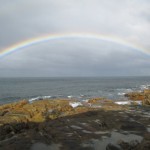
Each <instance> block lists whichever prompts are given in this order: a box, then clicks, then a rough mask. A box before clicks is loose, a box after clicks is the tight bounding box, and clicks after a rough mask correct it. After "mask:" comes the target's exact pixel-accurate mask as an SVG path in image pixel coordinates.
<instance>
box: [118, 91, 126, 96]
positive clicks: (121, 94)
mask: <svg viewBox="0 0 150 150" xmlns="http://www.w3.org/2000/svg"><path fill="white" fill-rule="evenodd" d="M125 94H126V93H121V92H119V93H118V95H120V96H123V95H125Z"/></svg>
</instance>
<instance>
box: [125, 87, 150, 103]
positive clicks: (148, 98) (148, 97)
mask: <svg viewBox="0 0 150 150" xmlns="http://www.w3.org/2000/svg"><path fill="white" fill-rule="evenodd" d="M125 96H126V97H128V98H129V99H130V100H134V101H138V100H140V101H142V104H143V105H150V89H146V90H144V91H142V92H131V93H127V94H125Z"/></svg>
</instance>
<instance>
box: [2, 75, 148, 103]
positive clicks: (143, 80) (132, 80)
mask: <svg viewBox="0 0 150 150" xmlns="http://www.w3.org/2000/svg"><path fill="white" fill-rule="evenodd" d="M146 88H150V77H64V78H54V77H53V78H52V77H51V78H0V104H4V103H10V102H14V101H19V100H22V99H27V100H30V101H33V100H38V99H41V100H42V99H46V98H50V99H51V98H70V99H71V98H75V99H79V100H86V99H89V98H93V97H106V98H109V99H113V100H123V99H125V97H124V94H125V93H128V92H132V91H137V90H138V91H141V90H143V89H146Z"/></svg>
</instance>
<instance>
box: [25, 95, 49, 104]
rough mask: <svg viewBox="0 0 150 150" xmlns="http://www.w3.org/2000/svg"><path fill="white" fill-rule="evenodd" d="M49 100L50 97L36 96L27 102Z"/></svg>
mask: <svg viewBox="0 0 150 150" xmlns="http://www.w3.org/2000/svg"><path fill="white" fill-rule="evenodd" d="M49 98H51V96H38V97H34V98H31V99H29V100H28V101H29V102H30V103H32V102H33V101H36V100H44V99H49Z"/></svg>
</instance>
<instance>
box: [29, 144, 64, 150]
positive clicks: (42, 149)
mask: <svg viewBox="0 0 150 150" xmlns="http://www.w3.org/2000/svg"><path fill="white" fill-rule="evenodd" d="M60 147H61V145H60V144H54V143H53V144H51V145H46V144H44V143H35V144H33V145H32V147H31V149H30V150H60Z"/></svg>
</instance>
